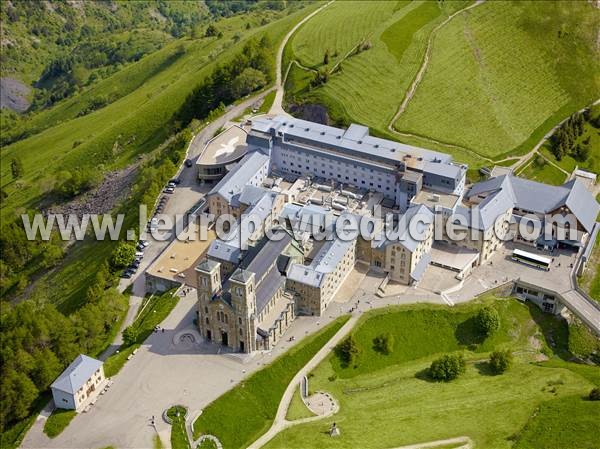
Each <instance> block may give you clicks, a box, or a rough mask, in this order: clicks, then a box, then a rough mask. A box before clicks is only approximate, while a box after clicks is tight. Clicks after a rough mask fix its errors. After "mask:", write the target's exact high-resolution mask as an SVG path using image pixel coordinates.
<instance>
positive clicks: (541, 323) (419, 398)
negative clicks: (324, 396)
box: [266, 295, 600, 449]
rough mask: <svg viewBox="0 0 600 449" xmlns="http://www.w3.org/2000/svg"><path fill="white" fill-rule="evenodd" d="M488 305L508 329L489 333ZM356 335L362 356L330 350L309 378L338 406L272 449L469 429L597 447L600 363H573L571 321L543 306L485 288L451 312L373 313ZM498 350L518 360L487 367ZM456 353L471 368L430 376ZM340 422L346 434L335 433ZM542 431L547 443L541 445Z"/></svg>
mask: <svg viewBox="0 0 600 449" xmlns="http://www.w3.org/2000/svg"><path fill="white" fill-rule="evenodd" d="M487 305H491V306H493V307H494V308H495V309H496V310H497V311H498V314H499V316H500V328H499V329H498V331H496V332H495V333H493V334H492V335H491V336H490V337H487V338H485V337H482V335H481V333H480V331H479V330H478V328H477V326H476V324H475V323H476V320H475V316H476V314H477V312H478V311H479V310H480V309H481V308H482V307H484V306H487ZM386 333H387V334H390V335H393V338H394V342H395V343H394V345H393V350H392V352H391V353H390V354H387V355H385V354H382V353H381V352H377V351H376V350H375V349H374V348H373V339H374V338H375V337H376V336H378V335H380V334H386ZM353 337H354V339H355V341H356V343H357V346H358V348H359V354H358V356H357V357H356V359H355V361H353V363H352V364H350V365H349V366H342V365H341V363H340V361H339V359H338V357H337V356H336V355H335V354H332V355H330V357H329V358H328V359H326V360H325V361H323V362H322V363H321V364H320V365H319V366H318V367H317V368H316V369H315V370H314V372H313V373H312V374H313V376H312V377H311V389H315V390H317V389H318V390H322V391H327V392H329V393H330V394H332V395H333V396H334V397H335V398H336V399H337V400H338V401H339V402H340V412H339V413H338V414H336V415H335V416H333V417H331V418H327V419H323V420H319V421H316V422H311V423H306V424H301V425H297V426H293V427H291V428H288V429H286V430H285V431H283V432H281V433H280V434H279V435H277V436H276V437H275V439H273V440H272V441H271V442H270V443H269V444H268V445H267V446H266V447H267V448H271V449H272V448H288V449H292V448H303V449H306V448H311V447H315V448H317V447H318V448H336V447H361V448H365V449H370V448H373V449H381V448H392V447H398V446H402V445H408V444H416V443H419V442H422V443H425V442H429V441H434V440H440V439H447V438H456V437H461V436H466V437H469V438H471V439H472V440H473V441H474V447H482V448H486V449H501V448H502V449H504V448H506V449H508V448H512V447H518V448H534V447H535V448H539V447H544V448H545V447H548V448H554V447H556V448H559V447H561V448H565V447H577V448H581V449H592V448H594V447H596V446H597V442H596V440H597V439H596V434H597V432H596V430H595V429H596V426H595V423H594V418H593V417H594V416H598V414H600V404H599V403H597V402H595V403H594V402H590V401H587V399H585V398H586V397H587V394H588V393H589V391H590V389H591V388H592V387H593V386H595V385H599V382H600V368H598V366H590V365H583V364H576V363H573V362H570V361H568V360H570V359H571V357H572V355H571V353H570V351H569V344H570V338H571V334H570V328H569V326H568V325H567V323H566V321H564V320H562V319H560V318H557V317H554V316H552V315H545V314H543V313H542V312H541V311H540V310H539V309H537V307H536V306H532V305H527V304H523V303H521V302H519V301H517V300H515V299H510V298H500V297H496V296H494V295H487V296H485V297H483V298H481V299H480V300H479V301H477V302H475V303H470V304H466V305H459V306H456V307H453V308H451V309H449V308H447V307H439V306H430V305H411V306H400V307H391V308H388V309H382V310H377V311H373V312H370V313H369V314H366V315H365V316H364V317H363V318H362V320H361V321H360V322H359V323H358V324H357V327H355V329H354V332H353ZM592 338H595V337H592ZM496 349H508V350H510V351H511V352H512V354H513V358H514V361H513V365H512V367H511V368H510V369H509V370H508V371H506V372H505V373H504V374H500V375H493V374H492V373H491V370H490V367H489V364H488V359H489V354H490V352H491V351H493V350H496ZM455 352H460V353H462V354H463V355H464V357H465V359H466V361H467V368H466V372H465V373H464V374H463V375H462V376H460V377H459V378H458V379H456V380H454V381H451V382H434V381H432V380H430V378H429V376H428V374H427V373H428V368H429V365H430V364H431V362H432V360H434V359H436V358H438V357H439V356H440V355H441V354H447V353H455ZM544 417H547V418H548V419H547V420H545V419H543V418H544ZM334 421H335V422H336V424H337V426H338V427H339V428H340V430H341V436H340V437H339V438H331V437H330V436H329V435H328V432H327V431H328V429H329V428H330V427H331V425H332V423H333V422H334ZM432 423H435V425H432ZM542 429H543V431H544V432H545V433H544V435H543V436H541V437H540V438H541V440H540V441H543V442H544V443H545V442H550V443H548V445H547V446H545V445H540V444H536V440H535V438H536V437H535V436H536V435H538V432H540V431H541V430H542ZM575 433H576V435H574V434H575Z"/></svg>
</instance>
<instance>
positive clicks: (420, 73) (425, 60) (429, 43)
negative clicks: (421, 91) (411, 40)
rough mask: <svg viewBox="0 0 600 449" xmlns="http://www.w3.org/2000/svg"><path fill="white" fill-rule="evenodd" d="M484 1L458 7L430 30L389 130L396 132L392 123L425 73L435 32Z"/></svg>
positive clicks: (404, 107) (405, 105) (479, 0)
mask: <svg viewBox="0 0 600 449" xmlns="http://www.w3.org/2000/svg"><path fill="white" fill-rule="evenodd" d="M484 2H485V0H478V1H476V2H475V3H473V4H472V5H469V6H467V7H466V8H463V9H459V10H458V11H456V12H455V13H453V14H451V15H449V16H448V17H447V18H446V20H444V21H443V22H442V23H440V24H439V25H438V26H436V27H435V28H434V29H433V30H432V31H431V34H430V35H429V39H428V40H427V48H426V50H425V56H424V57H423V63H422V64H421V68H419V71H418V72H417V76H416V77H415V79H414V80H413V82H412V84H411V86H410V88H409V89H408V91H407V92H406V95H405V96H404V100H403V101H402V103H401V104H400V107H399V108H398V111H397V112H396V114H395V115H394V117H393V118H392V121H391V122H390V123H389V125H388V129H389V130H390V131H391V132H394V133H396V132H397V131H396V130H395V129H394V123H396V121H397V120H398V118H399V117H400V115H401V114H402V113H403V112H404V111H405V110H406V107H407V106H408V103H409V102H410V100H412V97H413V96H414V94H415V92H416V90H417V87H419V84H420V83H421V79H422V78H423V75H424V74H425V71H426V70H427V66H428V65H429V60H430V58H431V51H432V48H433V40H434V39H435V36H436V34H437V32H438V31H439V30H440V29H442V28H443V27H444V26H446V25H447V24H448V22H450V21H451V20H452V19H453V18H454V17H456V16H457V15H459V14H462V13H464V12H465V11H468V10H469V9H472V8H475V7H476V6H479V5H481V4H482V3H484Z"/></svg>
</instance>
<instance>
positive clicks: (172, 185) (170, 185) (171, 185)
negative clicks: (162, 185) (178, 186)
mask: <svg viewBox="0 0 600 449" xmlns="http://www.w3.org/2000/svg"><path fill="white" fill-rule="evenodd" d="M167 187H172V188H175V183H174V182H170V183H168V184H167Z"/></svg>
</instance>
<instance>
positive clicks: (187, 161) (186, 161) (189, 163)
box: [185, 159, 193, 168]
mask: <svg viewBox="0 0 600 449" xmlns="http://www.w3.org/2000/svg"><path fill="white" fill-rule="evenodd" d="M192 165H193V164H192V161H190V160H189V159H186V160H185V166H186V167H188V168H190V167H191V166H192Z"/></svg>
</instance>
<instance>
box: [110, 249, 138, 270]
mask: <svg viewBox="0 0 600 449" xmlns="http://www.w3.org/2000/svg"><path fill="white" fill-rule="evenodd" d="M134 257H135V247H134V246H133V245H131V244H130V243H127V242H120V243H119V244H118V245H117V247H116V248H115V249H114V251H113V252H112V255H111V256H110V266H111V268H112V269H113V270H115V271H116V270H118V269H120V268H124V267H126V266H127V265H129V264H130V263H131V262H132V261H133V258H134Z"/></svg>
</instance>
